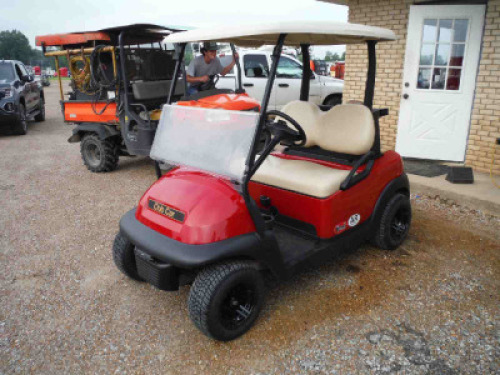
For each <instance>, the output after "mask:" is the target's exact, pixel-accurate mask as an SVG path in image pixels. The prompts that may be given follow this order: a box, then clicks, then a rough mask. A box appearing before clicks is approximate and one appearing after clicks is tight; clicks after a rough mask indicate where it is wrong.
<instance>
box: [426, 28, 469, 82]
mask: <svg viewBox="0 0 500 375" xmlns="http://www.w3.org/2000/svg"><path fill="white" fill-rule="evenodd" d="M468 27H469V20H466V19H436V18H433V19H425V20H424V24H423V26H422V45H421V48H420V61H419V67H418V78H417V88H418V89H424V90H450V91H456V90H459V89H460V81H461V77H462V69H463V62H464V56H465V46H466V43H467V31H468Z"/></svg>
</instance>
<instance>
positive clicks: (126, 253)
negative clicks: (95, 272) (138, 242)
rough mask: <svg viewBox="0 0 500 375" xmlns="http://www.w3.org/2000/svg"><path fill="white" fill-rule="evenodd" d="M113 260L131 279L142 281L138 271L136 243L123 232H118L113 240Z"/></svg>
mask: <svg viewBox="0 0 500 375" xmlns="http://www.w3.org/2000/svg"><path fill="white" fill-rule="evenodd" d="M113 261H114V262H115V265H116V267H117V268H118V269H119V270H120V271H121V272H122V273H123V274H125V275H127V276H128V277H130V278H131V279H134V280H137V281H142V279H141V278H140V277H139V274H138V273H137V265H136V263H135V254H134V245H133V244H132V243H131V242H130V241H129V240H128V239H127V238H126V237H125V236H123V235H122V234H121V232H118V234H117V235H116V237H115V241H114V242H113Z"/></svg>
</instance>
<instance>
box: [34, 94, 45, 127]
mask: <svg viewBox="0 0 500 375" xmlns="http://www.w3.org/2000/svg"><path fill="white" fill-rule="evenodd" d="M39 110H40V113H39V114H38V115H36V116H35V121H37V122H41V121H45V100H43V98H42V97H40V104H39Z"/></svg>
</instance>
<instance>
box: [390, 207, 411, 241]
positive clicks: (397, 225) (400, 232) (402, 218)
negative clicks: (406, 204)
mask: <svg viewBox="0 0 500 375" xmlns="http://www.w3.org/2000/svg"><path fill="white" fill-rule="evenodd" d="M409 227H410V212H409V211H408V210H407V209H406V208H400V209H399V210H397V211H396V214H395V215H394V217H393V218H392V221H391V237H392V238H393V239H394V240H395V241H398V242H399V241H402V240H403V239H404V238H405V237H406V234H407V233H408V229H409Z"/></svg>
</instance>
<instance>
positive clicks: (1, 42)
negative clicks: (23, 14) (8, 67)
mask: <svg viewBox="0 0 500 375" xmlns="http://www.w3.org/2000/svg"><path fill="white" fill-rule="evenodd" d="M31 56H32V49H31V46H30V43H29V41H28V38H26V36H25V35H24V34H23V33H22V32H20V31H17V30H12V31H7V30H6V31H0V58H2V59H6V60H20V61H22V62H24V63H28V62H29V59H30V58H31Z"/></svg>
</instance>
